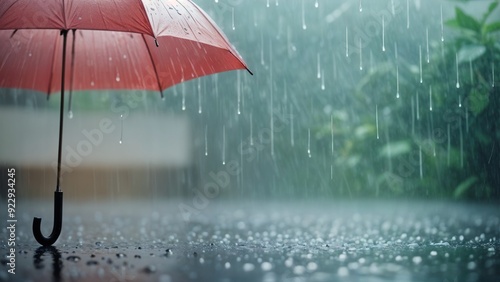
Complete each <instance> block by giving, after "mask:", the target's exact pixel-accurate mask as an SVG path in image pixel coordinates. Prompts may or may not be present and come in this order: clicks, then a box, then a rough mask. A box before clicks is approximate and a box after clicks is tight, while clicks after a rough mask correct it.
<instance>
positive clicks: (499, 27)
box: [484, 22, 500, 33]
mask: <svg viewBox="0 0 500 282" xmlns="http://www.w3.org/2000/svg"><path fill="white" fill-rule="evenodd" d="M497 31H500V22H494V23H490V24H488V25H486V26H485V27H484V33H491V32H497Z"/></svg>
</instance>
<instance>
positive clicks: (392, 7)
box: [391, 0, 396, 16]
mask: <svg viewBox="0 0 500 282" xmlns="http://www.w3.org/2000/svg"><path fill="white" fill-rule="evenodd" d="M391 12H392V15H393V16H395V15H396V9H395V8H394V0H391Z"/></svg>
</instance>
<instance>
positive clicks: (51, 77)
mask: <svg viewBox="0 0 500 282" xmlns="http://www.w3.org/2000/svg"><path fill="white" fill-rule="evenodd" d="M55 38H56V40H55V41H56V42H55V43H54V52H53V53H52V60H51V61H52V70H51V71H50V76H49V88H48V89H47V99H49V96H50V90H51V89H52V80H53V77H54V68H55V66H56V63H55V61H54V60H55V58H56V51H57V41H58V39H59V36H56V37H55Z"/></svg>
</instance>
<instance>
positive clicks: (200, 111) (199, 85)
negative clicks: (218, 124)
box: [198, 79, 202, 114]
mask: <svg viewBox="0 0 500 282" xmlns="http://www.w3.org/2000/svg"><path fill="white" fill-rule="evenodd" d="M198 113H199V114H201V113H202V109H201V79H198Z"/></svg>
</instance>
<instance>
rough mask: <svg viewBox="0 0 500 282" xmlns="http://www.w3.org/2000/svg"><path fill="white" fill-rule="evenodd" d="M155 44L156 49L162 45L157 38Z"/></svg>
mask: <svg viewBox="0 0 500 282" xmlns="http://www.w3.org/2000/svg"><path fill="white" fill-rule="evenodd" d="M155 44H156V47H159V46H160V44H158V39H156V37H155Z"/></svg>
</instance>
